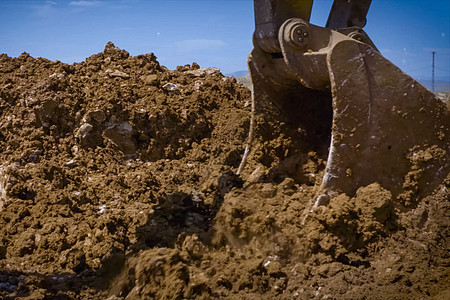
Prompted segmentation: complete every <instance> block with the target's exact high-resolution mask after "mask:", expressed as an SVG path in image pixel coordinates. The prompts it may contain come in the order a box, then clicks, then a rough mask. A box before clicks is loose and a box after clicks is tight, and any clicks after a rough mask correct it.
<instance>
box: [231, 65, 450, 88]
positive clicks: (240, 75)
mask: <svg viewBox="0 0 450 300" xmlns="http://www.w3.org/2000/svg"><path fill="white" fill-rule="evenodd" d="M226 76H229V77H231V76H233V77H236V79H237V81H239V82H240V83H242V84H243V85H245V86H246V87H250V86H251V80H250V77H249V75H248V71H247V70H241V71H236V72H233V73H229V74H226ZM416 80H417V79H416ZM417 81H418V82H419V83H420V84H422V85H423V86H424V87H426V88H427V89H429V90H430V91H431V80H427V79H419V80H417ZM434 91H435V92H436V93H438V92H440V93H450V81H447V80H435V82H434Z"/></svg>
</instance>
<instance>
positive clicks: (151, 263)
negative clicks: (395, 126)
mask: <svg viewBox="0 0 450 300" xmlns="http://www.w3.org/2000/svg"><path fill="white" fill-rule="evenodd" d="M257 105H258V107H257V108H256V115H255V120H254V121H255V124H254V125H255V127H254V136H253V143H252V147H251V152H250V153H249V156H248V160H247V163H246V166H245V168H244V169H243V170H242V172H241V173H240V175H236V172H237V169H238V167H239V164H240V162H241V157H242V155H243V154H244V149H245V146H246V141H247V136H248V128H249V125H250V109H251V101H250V91H249V90H248V89H246V88H245V87H243V86H242V85H241V84H239V83H237V82H236V80H235V79H234V78H228V77H224V76H223V75H222V74H221V73H220V71H219V70H218V69H216V68H206V69H202V68H200V67H199V66H198V65H197V64H195V63H193V64H192V65H186V66H181V67H178V68H177V69H176V70H173V71H171V70H168V69H167V68H165V67H163V66H161V65H160V64H159V63H158V62H157V60H156V57H155V56H154V55H153V54H152V53H150V54H146V55H139V56H135V57H132V56H130V55H129V54H128V52H126V51H124V50H121V49H119V48H117V47H115V46H114V45H113V44H112V43H108V44H107V45H106V46H105V50H104V51H103V52H102V53H98V54H95V55H93V56H91V57H89V58H87V59H86V61H84V62H82V63H75V64H73V65H67V64H64V63H61V62H58V61H49V60H47V59H44V58H32V57H31V56H30V55H28V54H26V53H24V54H22V55H20V56H19V57H18V58H10V57H8V56H7V55H5V54H2V55H0V114H1V116H0V297H1V298H2V299H18V298H19V299H21V298H22V299H111V300H112V299H275V298H276V299H420V298H423V299H432V298H434V299H446V298H448V297H450V290H449V289H448V287H449V286H450V280H449V264H450V256H449V246H448V245H449V240H448V239H449V220H450V218H449V217H450V215H449V202H448V199H449V187H450V177H449V176H447V179H446V180H445V181H444V182H443V183H442V184H440V185H439V186H438V187H437V188H436V189H435V190H434V191H433V192H432V193H429V195H428V196H426V197H424V198H422V199H418V200H417V201H414V202H411V201H409V202H408V201H407V200H408V199H413V198H414V197H413V196H414V194H415V193H418V192H419V191H418V190H417V188H416V187H417V181H418V180H420V176H419V175H420V174H421V172H424V171H426V168H427V164H428V163H436V161H442V158H443V157H445V155H446V154H445V153H442V149H438V150H439V151H437V150H436V149H434V148H433V147H432V145H430V148H429V149H428V150H421V151H422V152H420V159H419V160H418V158H417V157H411V158H410V160H411V166H410V167H411V170H410V171H409V173H408V174H409V175H408V178H405V184H404V193H403V194H402V198H401V199H400V198H399V199H394V198H393V197H392V195H391V193H390V192H389V191H387V190H386V189H384V188H383V187H382V186H381V185H380V184H378V183H372V184H370V185H368V186H366V187H362V188H360V189H358V191H357V193H356V194H355V195H344V194H342V195H340V196H338V197H336V198H334V199H331V201H330V204H329V205H328V206H326V207H318V208H317V209H315V210H313V211H312V212H311V213H310V214H309V215H308V217H307V219H306V221H305V223H304V224H302V216H303V215H304V212H305V209H306V208H307V207H310V204H311V201H312V199H313V197H314V195H315V192H316V190H315V189H316V186H317V185H318V184H320V181H321V176H322V175H323V170H324V167H325V163H326V158H327V157H326V155H327V149H326V148H327V145H326V143H325V144H324V143H323V141H324V140H327V137H324V138H320V139H319V138H317V139H316V138H311V132H308V126H307V124H305V127H304V128H303V127H302V124H297V125H298V126H294V127H293V126H292V124H288V123H287V122H286V121H285V116H284V115H283V113H281V112H280V111H278V110H277V108H276V107H272V105H271V104H270V103H257ZM306 119H307V118H306ZM297 127H298V128H297ZM328 138H329V137H328ZM317 140H320V141H317ZM319 142H320V143H319ZM433 149H434V150H433ZM412 151H413V149H412ZM368 172H370V170H368ZM415 174H419V175H417V176H416V175H415Z"/></svg>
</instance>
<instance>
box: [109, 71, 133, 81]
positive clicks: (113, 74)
mask: <svg viewBox="0 0 450 300" xmlns="http://www.w3.org/2000/svg"><path fill="white" fill-rule="evenodd" d="M105 72H106V74H108V75H109V77H120V78H124V79H127V78H130V75H128V74H127V73H125V72H122V71H119V70H114V71H112V70H111V69H107V70H106V71H105Z"/></svg>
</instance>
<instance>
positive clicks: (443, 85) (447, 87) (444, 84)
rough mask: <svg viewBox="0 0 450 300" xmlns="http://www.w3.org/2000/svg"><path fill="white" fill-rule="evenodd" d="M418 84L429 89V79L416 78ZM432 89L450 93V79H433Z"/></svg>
mask: <svg viewBox="0 0 450 300" xmlns="http://www.w3.org/2000/svg"><path fill="white" fill-rule="evenodd" d="M418 81H419V83H420V84H422V85H423V86H424V87H426V88H427V89H429V90H430V91H431V80H418ZM434 91H435V92H443V93H450V81H445V80H435V82H434Z"/></svg>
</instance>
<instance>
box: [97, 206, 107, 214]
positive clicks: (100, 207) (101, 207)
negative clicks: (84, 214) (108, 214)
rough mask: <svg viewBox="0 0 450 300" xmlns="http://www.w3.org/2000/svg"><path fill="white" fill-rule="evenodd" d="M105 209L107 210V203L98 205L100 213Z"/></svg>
mask: <svg viewBox="0 0 450 300" xmlns="http://www.w3.org/2000/svg"><path fill="white" fill-rule="evenodd" d="M105 210H106V205H105V204H103V205H100V206H99V207H98V213H99V214H102V213H104V212H105Z"/></svg>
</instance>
